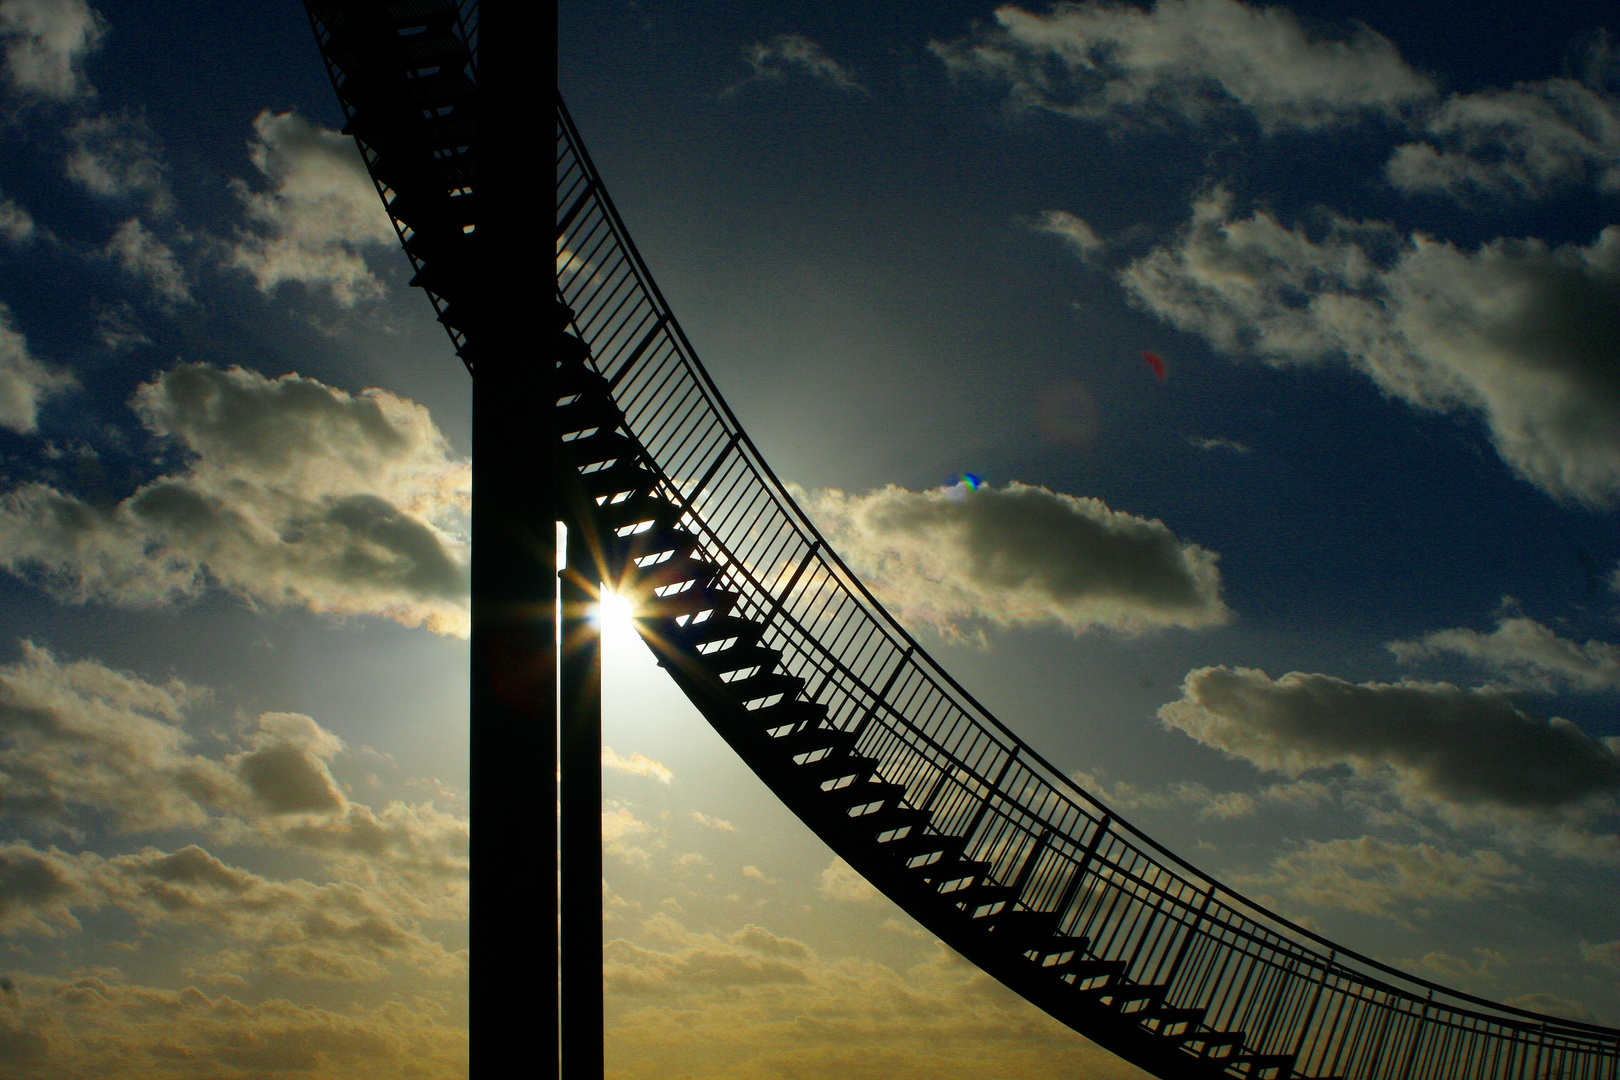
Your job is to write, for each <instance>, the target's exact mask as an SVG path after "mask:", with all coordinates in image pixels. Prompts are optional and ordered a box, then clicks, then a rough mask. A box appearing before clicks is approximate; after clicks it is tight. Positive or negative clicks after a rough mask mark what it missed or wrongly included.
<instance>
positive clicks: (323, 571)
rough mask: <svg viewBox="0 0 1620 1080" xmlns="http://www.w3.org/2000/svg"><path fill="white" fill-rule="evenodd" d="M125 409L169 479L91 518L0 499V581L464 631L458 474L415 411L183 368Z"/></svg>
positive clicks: (98, 595)
mask: <svg viewBox="0 0 1620 1080" xmlns="http://www.w3.org/2000/svg"><path fill="white" fill-rule="evenodd" d="M133 404H134V407H135V410H136V412H137V414H138V415H139V416H140V417H141V420H142V421H143V423H144V424H145V425H146V427H147V429H148V430H150V431H152V432H153V433H154V434H157V435H160V436H166V437H169V438H172V439H174V440H175V441H176V442H178V443H179V444H180V445H181V446H182V447H183V448H184V449H185V450H187V451H188V452H189V455H188V456H189V461H188V465H187V468H186V469H185V471H184V472H181V473H177V474H173V475H167V476H160V477H158V478H156V479H154V480H152V481H150V482H148V483H147V484H145V485H144V486H143V487H141V488H140V489H138V490H137V491H136V492H135V493H134V494H132V495H131V496H129V497H128V498H127V499H124V500H123V501H122V502H119V503H117V504H115V505H112V506H107V507H102V506H92V505H91V504H89V503H87V502H84V501H83V500H81V499H79V498H78V497H76V496H74V495H71V494H68V493H65V492H62V491H59V490H57V489H55V488H52V487H49V486H47V485H44V484H28V485H23V486H21V487H18V488H16V489H14V490H12V491H11V492H8V493H6V494H4V495H0V550H3V554H0V564H3V565H6V566H7V567H8V568H9V569H10V570H11V571H12V572H13V573H17V574H20V575H24V576H29V577H32V578H33V579H34V580H36V581H38V582H39V583H40V584H42V585H44V586H46V587H47V588H49V589H51V591H53V592H54V593H55V594H56V595H57V596H59V597H61V598H63V599H66V600H73V601H78V602H86V601H97V602H103V603H115V604H126V605H131V606H156V605H161V604H166V603H172V602H176V601H180V600H185V599H189V598H192V597H196V596H198V595H200V594H201V593H202V592H204V591H205V590H206V589H208V588H209V587H210V586H211V585H212V586H219V587H223V588H225V589H227V590H229V591H232V592H235V593H237V594H238V595H240V596H242V597H244V598H246V599H247V600H249V601H251V602H254V603H260V604H264V605H267V606H271V607H289V606H290V607H303V608H307V609H310V610H313V611H320V612H329V613H332V614H338V615H362V614H366V615H380V616H383V617H386V618H391V619H394V620H395V621H397V622H400V623H403V624H405V625H407V626H418V625H423V626H427V627H429V628H430V629H433V630H435V631H437V632H439V633H450V634H464V633H465V632H466V628H467V577H466V567H465V557H466V549H465V544H464V542H463V541H461V540H460V539H459V538H458V536H457V533H458V532H459V531H461V530H462V529H464V527H465V518H464V515H465V513H466V511H467V508H468V501H467V500H468V492H469V488H470V484H469V480H470V471H469V467H468V465H467V463H466V462H461V461H456V460H454V459H452V458H451V456H450V452H449V446H448V444H447V443H446V442H445V439H444V437H443V436H442V435H441V434H440V433H439V431H438V429H437V427H435V426H434V424H433V421H432V420H431V418H430V417H429V416H428V413H427V410H426V409H424V408H422V407H421V406H419V405H416V404H414V403H412V402H409V401H405V400H403V399H401V398H398V397H395V396H394V395H392V394H389V393H387V392H385V391H381V390H368V391H365V392H363V393H360V394H349V393H346V392H344V391H341V390H338V389H335V388H333V387H330V386H326V385H324V384H322V383H319V382H316V381H315V380H313V379H305V378H301V377H299V376H297V375H287V376H283V377H281V378H279V379H267V378H265V377H264V376H262V375H258V374H255V373H253V372H248V371H243V370H241V369H240V368H233V369H231V370H229V371H221V370H219V369H217V368H212V367H207V366H205V365H198V364H188V365H182V366H180V367H177V368H174V369H172V370H170V371H168V372H166V373H164V374H163V375H162V376H160V377H159V378H158V379H157V380H155V381H154V382H152V383H149V384H147V385H145V386H143V387H141V388H140V390H139V391H138V392H137V393H136V395H135V399H134V403H133Z"/></svg>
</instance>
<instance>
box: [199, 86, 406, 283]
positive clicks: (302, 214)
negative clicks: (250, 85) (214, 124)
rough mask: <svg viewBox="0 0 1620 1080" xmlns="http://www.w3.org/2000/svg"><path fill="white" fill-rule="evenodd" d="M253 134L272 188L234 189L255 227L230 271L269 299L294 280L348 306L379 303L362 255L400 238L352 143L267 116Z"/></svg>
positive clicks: (234, 252) (254, 153)
mask: <svg viewBox="0 0 1620 1080" xmlns="http://www.w3.org/2000/svg"><path fill="white" fill-rule="evenodd" d="M253 133H254V138H253V141H252V142H251V143H249V144H248V152H249V156H250V157H251V158H252V160H253V164H254V165H255V166H256V167H257V168H258V170H259V172H260V173H261V174H262V175H263V176H264V178H265V179H266V180H267V181H268V182H269V184H270V188H269V190H266V191H255V190H253V189H252V188H251V187H249V186H248V185H247V184H245V183H243V182H241V181H237V182H235V183H234V184H233V188H234V190H235V192H236V195H237V198H239V199H240V200H241V202H242V205H243V208H244V209H245V210H246V212H247V216H248V220H249V222H250V223H251V228H250V229H248V230H246V231H244V232H243V233H242V234H241V235H240V236H239V237H238V240H237V242H236V243H235V244H234V245H233V246H232V247H231V249H230V254H229V257H228V263H229V265H231V266H234V267H237V268H239V269H242V270H245V271H247V272H248V273H249V274H251V275H252V276H253V279H254V281H255V282H256V283H257V285H258V287H259V290H260V291H261V292H264V293H270V292H273V291H275V289H276V287H277V286H278V285H280V284H281V283H282V282H284V281H296V282H301V283H303V284H305V285H308V286H311V287H312V288H325V289H327V290H328V291H329V292H330V293H331V296H332V299H333V300H334V301H335V302H336V303H338V304H339V305H341V306H343V307H353V306H354V305H355V304H356V303H357V302H359V301H361V300H374V299H377V298H378V297H380V296H381V295H382V292H383V287H382V284H381V283H380V282H379V281H378V280H377V278H376V277H375V276H374V275H373V274H372V272H371V270H370V269H369V268H368V267H367V266H366V262H365V259H364V258H363V257H362V255H361V254H360V252H361V250H362V249H364V248H366V247H368V246H385V247H392V246H394V245H396V244H397V243H398V238H397V236H396V235H395V232H394V226H393V223H392V222H391V221H390V220H389V218H388V214H387V212H386V211H384V209H383V205H382V200H381V199H380V198H379V197H378V195H377V189H376V187H375V185H373V184H372V182H371V178H370V176H369V175H367V173H366V167H365V163H364V162H363V161H362V160H361V157H360V151H359V150H358V148H357V147H356V146H355V144H354V140H353V139H351V138H349V137H348V136H346V135H340V134H338V133H337V132H335V131H328V130H327V129H325V128H323V127H320V126H319V125H316V124H312V123H310V122H309V121H307V120H305V119H303V118H302V117H300V116H298V115H296V114H294V113H273V112H271V111H269V110H268V109H267V110H265V111H264V112H261V113H260V114H259V115H258V116H257V117H256V118H255V119H254V121H253Z"/></svg>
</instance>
